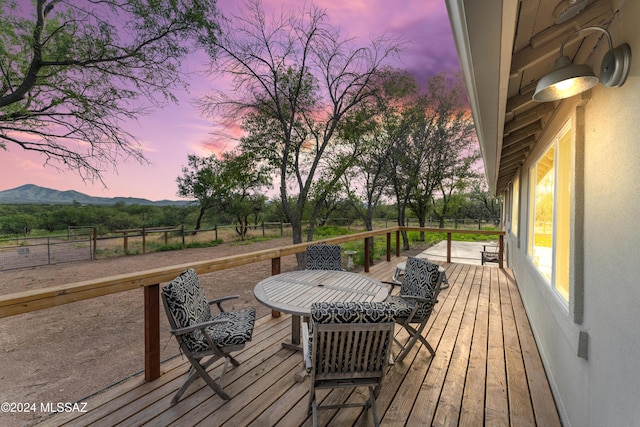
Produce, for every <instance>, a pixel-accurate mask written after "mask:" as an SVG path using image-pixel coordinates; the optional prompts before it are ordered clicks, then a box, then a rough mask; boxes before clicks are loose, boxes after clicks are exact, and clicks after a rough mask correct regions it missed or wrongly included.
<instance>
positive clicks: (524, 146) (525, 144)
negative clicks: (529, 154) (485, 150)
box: [500, 135, 536, 158]
mask: <svg viewBox="0 0 640 427" xmlns="http://www.w3.org/2000/svg"><path fill="white" fill-rule="evenodd" d="M535 142H536V137H535V135H529V136H528V137H526V138H524V139H523V140H522V141H520V143H519V144H513V145H512V146H510V147H508V148H507V149H503V150H502V151H501V153H500V158H505V157H511V156H513V155H514V154H516V153H518V152H520V151H522V150H531V147H532V146H533V144H535Z"/></svg>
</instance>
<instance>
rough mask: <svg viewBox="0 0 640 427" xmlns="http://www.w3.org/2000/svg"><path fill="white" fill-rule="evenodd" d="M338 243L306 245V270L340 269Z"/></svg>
mask: <svg viewBox="0 0 640 427" xmlns="http://www.w3.org/2000/svg"><path fill="white" fill-rule="evenodd" d="M340 251H341V249H340V245H324V244H319V245H310V246H308V247H307V256H306V265H307V270H342V264H341V255H340Z"/></svg>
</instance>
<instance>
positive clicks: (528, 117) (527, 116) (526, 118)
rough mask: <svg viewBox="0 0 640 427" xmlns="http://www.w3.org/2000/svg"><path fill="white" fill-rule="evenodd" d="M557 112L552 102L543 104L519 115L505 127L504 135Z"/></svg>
mask: <svg viewBox="0 0 640 427" xmlns="http://www.w3.org/2000/svg"><path fill="white" fill-rule="evenodd" d="M553 110H555V105H554V104H553V103H552V102H541V103H538V105H536V106H535V107H533V108H531V109H530V110H528V111H526V112H525V113H523V114H518V115H517V116H515V117H514V118H513V119H512V120H510V121H508V122H507V123H505V125H504V135H505V136H506V135H509V134H511V133H512V132H515V131H517V130H519V129H522V128H523V127H525V126H527V125H529V124H531V123H533V122H535V121H536V120H539V119H541V118H543V117H544V116H546V115H547V114H549V113H551V112H552V111H553Z"/></svg>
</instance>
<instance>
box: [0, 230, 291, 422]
mask: <svg viewBox="0 0 640 427" xmlns="http://www.w3.org/2000/svg"><path fill="white" fill-rule="evenodd" d="M288 244H291V238H290V237H287V238H280V239H273V240H269V241H263V242H253V243H251V244H250V245H247V244H241V243H225V244H222V245H219V246H216V247H213V248H203V249H186V250H182V251H172V252H158V253H151V254H145V255H135V256H127V257H120V258H114V259H103V260H96V261H84V262H75V263H66V264H58V265H51V266H42V267H35V268H27V269H20V270H10V271H4V272H2V273H1V274H0V294H9V293H13V292H19V291H24V290H29V289H37V288H44V287H47V286H53V285H59V284H66V283H73V282H78V281H82V280H87V279H93V278H99V277H107V276H110V275H115V274H122V273H129V272H136V271H142V270H146V269H151V268H156V267H162V266H166V265H175V264H182V263H185V262H191V261H199V260H206V259H212V258H217V257H221V256H227V255H233V254H239V253H244V252H251V251H256V250H261V249H267V248H271V247H276V246H282V245H288ZM295 268H296V260H295V257H293V256H291V257H285V258H283V259H282V270H283V271H287V270H292V269H295ZM270 274H271V263H270V262H269V261H267V262H262V263H259V264H252V265H249V266H243V267H237V268H233V269H228V270H224V271H221V272H216V273H211V274H207V275H203V276H201V280H202V283H203V286H204V288H205V292H206V294H207V296H208V297H209V298H210V299H213V298H216V297H221V296H225V295H236V294H237V295H239V296H240V298H239V299H238V300H235V301H230V302H233V304H225V308H228V309H233V308H236V307H245V306H254V307H256V309H257V312H258V313H257V314H258V316H259V317H260V316H264V315H267V314H269V313H270V312H271V311H270V310H269V309H267V308H266V307H264V306H261V305H260V304H259V303H258V302H257V301H256V300H255V298H254V296H253V288H254V286H255V284H256V283H257V282H259V281H260V280H261V279H263V278H265V277H267V276H268V275H270ZM160 317H161V328H162V330H161V339H162V344H161V355H162V360H165V359H166V358H169V357H172V356H174V355H176V354H178V352H179V351H178V345H177V343H176V342H175V340H174V339H173V338H171V336H170V334H169V332H168V329H169V325H168V322H167V319H166V317H165V316H164V312H163V311H162V312H161V316H160ZM143 325H144V319H143V291H142V290H141V289H140V290H134V291H129V292H124V293H120V294H115V295H110V296H106V297H101V298H97V299H92V300H87V301H81V302H76V303H71V304H67V305H63V306H59V307H54V308H50V309H46V310H41V311H36V312H33V313H27V314H23V315H18V316H14V317H9V318H4V319H0V354H1V356H0V403H3V402H15V403H16V404H18V403H19V404H21V405H22V404H25V403H26V404H29V406H30V409H33V408H34V405H33V404H35V409H36V410H35V412H30V413H19V414H18V413H8V412H6V411H5V410H4V409H5V408H4V407H3V411H2V412H0V426H3V427H13V426H24V425H29V424H32V423H33V422H34V421H35V420H37V419H39V418H42V417H44V416H46V415H48V413H46V412H42V411H41V403H44V404H46V403H48V402H53V403H54V404H55V403H57V402H76V401H78V400H82V399H83V398H85V397H87V396H89V395H90V394H92V393H94V392H96V391H98V390H100V389H103V388H105V387H107V386H109V385H111V384H113V383H115V382H117V381H120V380H122V379H124V378H127V377H129V376H131V375H133V374H136V373H139V372H140V371H142V370H143V369H144V334H143Z"/></svg>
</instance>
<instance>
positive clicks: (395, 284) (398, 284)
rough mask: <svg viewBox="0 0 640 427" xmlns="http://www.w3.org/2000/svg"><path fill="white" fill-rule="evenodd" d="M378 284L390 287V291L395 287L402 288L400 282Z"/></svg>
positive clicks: (382, 281) (383, 281)
mask: <svg viewBox="0 0 640 427" xmlns="http://www.w3.org/2000/svg"><path fill="white" fill-rule="evenodd" d="M380 283H383V284H385V285H391V289H393V288H394V287H396V286H402V283H400V282H387V281H385V280H381V281H380Z"/></svg>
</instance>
